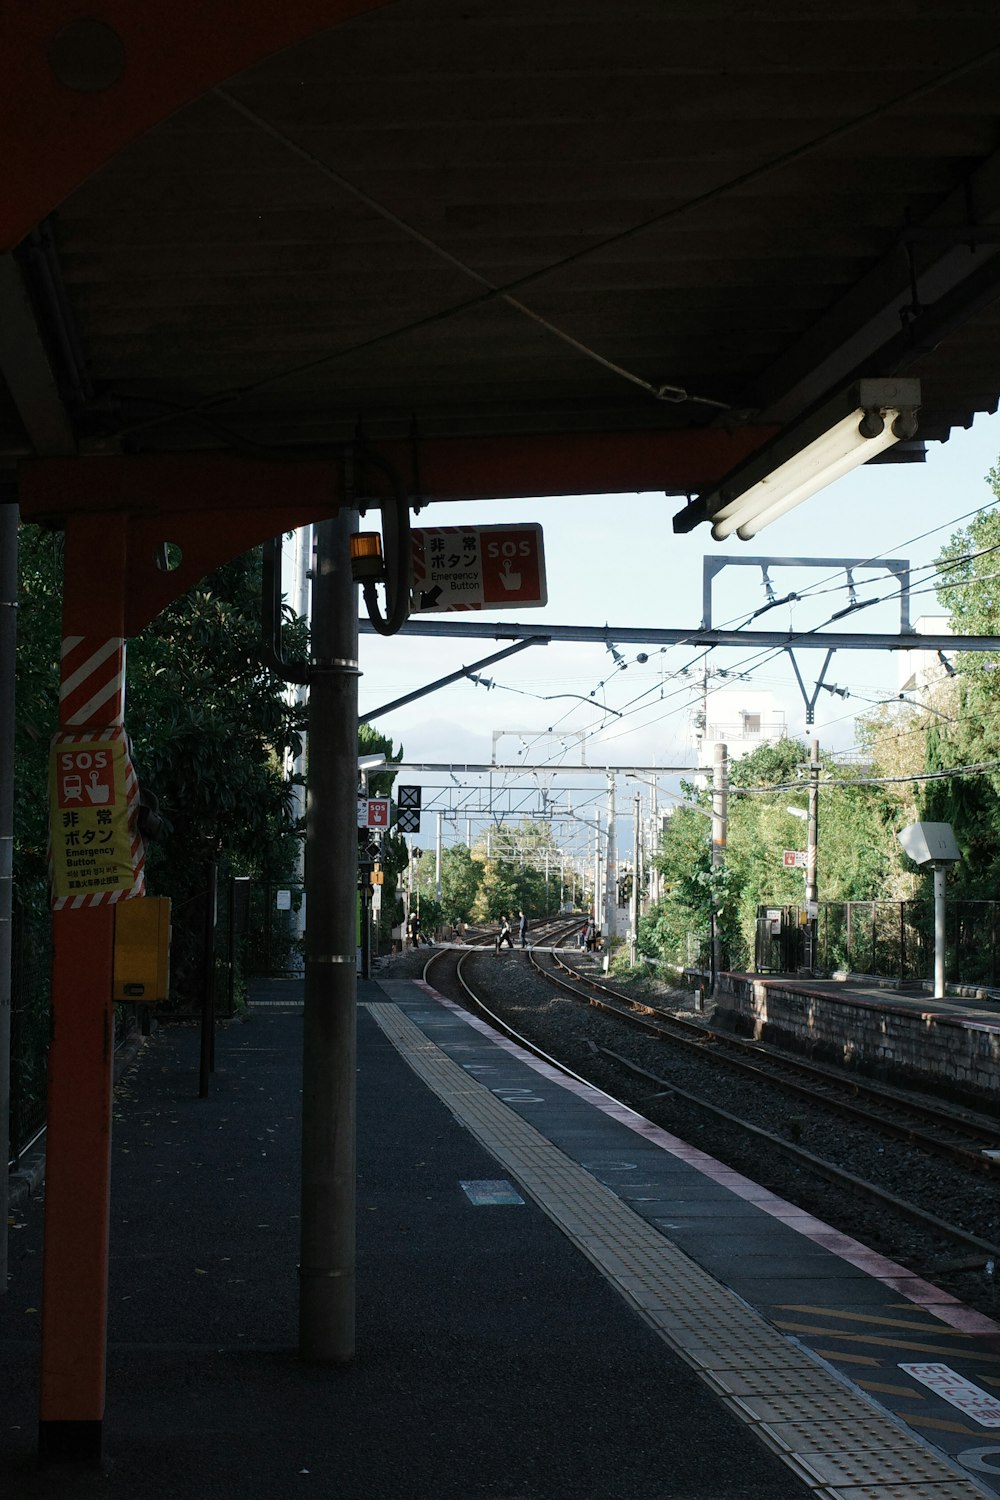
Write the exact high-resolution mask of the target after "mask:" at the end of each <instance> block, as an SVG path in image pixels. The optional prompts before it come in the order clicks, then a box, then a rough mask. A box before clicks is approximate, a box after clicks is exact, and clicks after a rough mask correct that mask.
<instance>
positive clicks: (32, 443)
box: [0, 0, 1000, 509]
mask: <svg viewBox="0 0 1000 1500" xmlns="http://www.w3.org/2000/svg"><path fill="white" fill-rule="evenodd" d="M29 12H30V14H28V13H29ZM81 12H83V13H81ZM0 26H2V28H3V34H4V35H5V36H6V38H7V47H6V54H7V65H6V68H5V73H6V81H5V92H6V98H5V101H4V102H3V103H2V105H0V147H2V152H0V160H3V161H4V163H5V165H4V166H3V167H2V168H0V173H2V174H3V175H4V176H5V177H6V178H7V188H6V189H5V192H4V194H3V195H2V196H3V198H4V200H5V206H4V207H3V209H2V211H0V226H2V232H3V240H2V244H3V245H4V246H5V254H4V256H3V259H2V263H0V371H2V379H0V465H4V464H5V465H6V469H7V472H8V473H9V472H11V471H12V470H13V467H14V466H15V464H16V462H17V460H18V459H19V458H20V457H21V456H24V455H32V454H34V455H41V456H46V455H60V454H61V455H67V454H69V455H73V454H81V455H91V454H95V453H126V454H133V453H139V454H150V453H160V452H171V453H175V452H177V451H179V450H180V451H188V452H191V451H192V450H195V451H206V450H220V451H223V452H226V451H231V452H236V453H240V454H243V455H247V454H249V455H253V454H257V455H260V456H263V457H273V456H282V457H291V458H294V457H306V456H316V455H320V454H323V453H327V452H329V451H331V449H335V448H336V447H337V446H338V445H342V444H344V443H345V442H349V441H350V440H351V439H352V438H353V437H354V436H355V435H356V434H357V433H358V432H362V433H363V434H364V436H365V437H366V438H367V439H368V440H369V441H370V442H371V443H373V444H375V445H377V444H379V443H383V442H386V443H389V442H391V443H394V444H396V445H397V447H396V451H397V452H398V453H405V454H407V455H408V459H407V462H408V466H409V472H408V476H407V481H408V484H409V486H410V488H411V489H412V490H413V491H414V492H415V493H420V492H421V491H423V490H430V489H433V488H434V485H433V480H430V481H429V480H428V479H427V472H428V471H425V469H424V468H423V467H422V456H423V455H424V454H425V453H430V452H432V450H433V447H434V445H435V444H440V443H441V442H442V441H445V442H448V443H452V444H459V443H460V444H464V445H466V446H465V447H464V448H462V449H461V451H463V452H472V451H478V452H480V453H483V454H488V455H492V457H491V459H490V462H494V461H495V462H496V465H497V467H496V475H495V484H493V486H492V487H491V484H490V482H489V480H484V479H482V478H481V477H480V478H478V479H477V480H476V481H475V483H473V481H472V480H471V479H470V481H469V487H470V488H472V489H478V492H480V493H496V494H497V495H503V494H507V493H511V494H513V493H518V492H520V493H525V494H536V493H544V492H551V493H559V492H562V493H566V494H573V493H580V492H581V491H582V490H584V489H588V488H589V489H594V488H599V489H601V490H607V489H618V490H622V491H626V490H635V489H640V488H660V489H663V490H665V491H669V492H671V493H673V494H682V493H683V492H685V491H688V492H693V491H697V490H698V489H699V488H701V487H702V486H703V485H705V484H708V483H710V482H712V481H714V480H717V479H718V478H719V477H720V476H721V474H722V473H724V472H725V470H726V469H727V468H728V467H729V465H730V464H731V462H732V461H733V460H734V459H735V458H737V457H739V456H741V455H742V454H743V453H745V452H747V451H751V450H753V449H754V448H756V447H757V445H758V444H759V443H761V442H762V441H763V440H764V438H765V437H766V436H767V435H768V434H769V433H771V432H772V431H773V430H775V429H776V428H778V427H780V426H782V425H783V424H785V423H787V422H788V421H790V420H791V419H793V418H795V417H796V416H798V415H799V414H801V413H802V412H804V411H806V410H807V409H808V408H810V407H811V406H813V405H814V404H815V403H817V402H819V401H820V400H821V399H822V398H823V397H825V396H826V395H828V394H830V393H833V392H835V391H837V390H838V389H840V388H841V387H843V386H844V385H845V384H846V383H847V382H848V381H849V380H850V379H851V378H852V377H854V376H857V375H865V376H872V377H887V376H891V375H895V374H906V375H911V376H918V377H919V378H920V380H921V386H922V409H921V416H920V429H919V439H920V440H922V441H926V440H931V441H938V440H942V439H946V438H947V436H948V434H949V432H950V430H951V429H952V428H953V427H956V426H959V427H964V426H968V425H969V423H970V422H971V421H972V419H973V417H974V415H975V414H976V413H977V412H991V411H994V410H995V409H996V407H997V403H998V398H1000V302H998V300H997V298H998V295H1000V6H998V5H997V3H996V0H951V3H949V4H947V5H946V4H943V3H942V4H936V3H931V0H884V3H883V4H881V5H878V6H872V5H870V4H868V3H864V4H862V3H860V0H840V3H838V0H768V3H766V4H764V3H761V4H751V3H748V0H634V3H621V0H396V3H388V4H386V3H382V4H378V3H371V0H326V3H323V0H302V3H301V4H289V3H288V0H283V3H282V5H281V6H278V5H271V4H269V3H266V0H256V3H255V4H253V5H250V6H248V5H246V4H245V3H244V4H238V3H236V0H215V3H213V4H211V5H207V4H205V3H204V0H198V3H195V0H172V3H170V4H169V5H168V4H164V3H161V0H148V3H145V4H143V5H141V6H136V5H135V4H134V0H130V3H125V0H105V3H103V4H101V5H98V6H95V7H90V8H89V9H86V8H81V7H80V6H79V5H77V4H71V3H68V0H57V3H54V4H52V5H49V6H40V7H35V6H29V7H25V6H24V5H23V4H15V3H12V0H2V3H0ZM609 445H611V446H610V447H609ZM918 448H919V445H917V449H918ZM453 451H459V449H458V448H457V447H456V448H455V449H454V450H453ZM907 451H908V452H909V454H910V455H911V456H913V455H914V453H915V448H914V447H910V448H909V449H908V450H907ZM609 452H610V453H613V454H614V460H613V464H609V462H608V460H607V455H608V454H609ZM428 462H430V460H428ZM429 472H431V473H432V472H433V465H432V464H431V468H430V470H429ZM477 472H478V471H477ZM591 475H592V476H593V478H594V481H595V482H594V483H591V484H587V483H586V482H585V481H586V480H587V479H588V477H589V476H591ZM519 486H520V490H519ZM459 488H461V486H459ZM814 503H815V502H814ZM820 503H821V502H820ZM672 508H674V509H676V508H677V507H676V506H673V507H672Z"/></svg>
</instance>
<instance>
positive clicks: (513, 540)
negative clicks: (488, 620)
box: [410, 521, 548, 614]
mask: <svg viewBox="0 0 1000 1500" xmlns="http://www.w3.org/2000/svg"><path fill="white" fill-rule="evenodd" d="M410 536H411V539H412V567H413V584H412V597H411V602H410V612H411V614H428V613H434V614H443V613H445V612H447V611H451V610H467V609H525V608H530V607H532V606H539V605H542V604H545V603H547V601H548V593H547V590H546V586H545V550H544V547H543V544H542V528H541V526H539V525H538V523H537V522H535V521H526V522H524V523H523V524H522V525H512V526H424V527H414V528H413V529H412V530H411V532H410Z"/></svg>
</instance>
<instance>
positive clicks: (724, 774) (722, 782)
mask: <svg viewBox="0 0 1000 1500" xmlns="http://www.w3.org/2000/svg"><path fill="white" fill-rule="evenodd" d="M727 755H728V752H727V748H726V746H725V745H723V744H717V745H716V747H715V761H714V765H713V768H712V869H713V870H721V869H722V868H723V867H724V865H725V863H726V837H727V823H728V798H729V780H728V759H727ZM721 967H722V940H721V938H720V935H719V899H718V896H717V895H716V894H714V893H713V895H712V995H713V997H714V995H715V993H716V987H717V985H718V983H719V970H720V969H721Z"/></svg>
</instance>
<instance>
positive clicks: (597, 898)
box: [594, 809, 603, 927]
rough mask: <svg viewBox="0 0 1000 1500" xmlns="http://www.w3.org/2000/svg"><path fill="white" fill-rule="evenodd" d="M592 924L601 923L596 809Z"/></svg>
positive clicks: (598, 832)
mask: <svg viewBox="0 0 1000 1500" xmlns="http://www.w3.org/2000/svg"><path fill="white" fill-rule="evenodd" d="M594 925H595V927H600V926H602V925H603V919H602V915H601V813H600V809H598V811H597V819H596V822H595V824H594Z"/></svg>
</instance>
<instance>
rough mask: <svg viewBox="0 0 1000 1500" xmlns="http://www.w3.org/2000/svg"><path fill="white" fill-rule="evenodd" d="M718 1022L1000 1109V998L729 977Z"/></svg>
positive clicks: (883, 983)
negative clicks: (936, 995)
mask: <svg viewBox="0 0 1000 1500" xmlns="http://www.w3.org/2000/svg"><path fill="white" fill-rule="evenodd" d="M714 1020H715V1022H716V1024H722V1025H727V1026H730V1027H732V1028H733V1029H736V1030H739V1031H741V1032H744V1033H746V1034H749V1035H753V1036H756V1037H758V1038H761V1039H762V1040H765V1041H774V1042H776V1043H777V1044H779V1045H783V1046H792V1047H796V1046H797V1047H800V1048H802V1049H804V1050H806V1051H809V1052H812V1053H814V1054H816V1055H818V1056H820V1057H825V1058H828V1059H829V1060H830V1061H833V1062H837V1063H839V1064H844V1063H846V1064H849V1065H850V1066H852V1067H856V1068H858V1069H860V1070H861V1071H868V1072H870V1073H873V1074H879V1075H882V1076H885V1077H888V1078H890V1079H892V1080H893V1081H895V1082H898V1083H900V1084H903V1085H905V1084H907V1083H913V1084H915V1085H918V1086H920V1087H927V1086H931V1087H933V1088H937V1089H940V1090H941V1091H942V1092H943V1093H956V1092H957V1093H961V1094H963V1095H965V1096H966V1097H967V1098H968V1099H969V1100H970V1101H975V1102H978V1104H979V1105H980V1106H982V1107H985V1108H990V1107H993V1108H995V1107H997V1106H1000V998H998V997H997V996H996V995H995V994H991V993H990V992H989V991H988V990H977V989H975V988H974V987H971V986H970V987H967V988H964V989H959V988H958V987H953V988H952V989H951V991H950V992H947V993H946V994H945V995H944V996H941V997H937V998H936V997H935V996H934V995H933V993H932V992H931V990H930V989H929V988H925V987H924V986H923V985H916V984H915V985H912V986H901V985H899V984H897V983H895V982H893V981H891V980H879V979H876V978H873V977H867V976H862V975H851V976H847V977H846V978H843V979H814V978H811V977H806V976H803V975H800V974H742V973H723V974H721V975H720V976H719V986H718V994H717V997H716V1005H715V1012H714Z"/></svg>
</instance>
